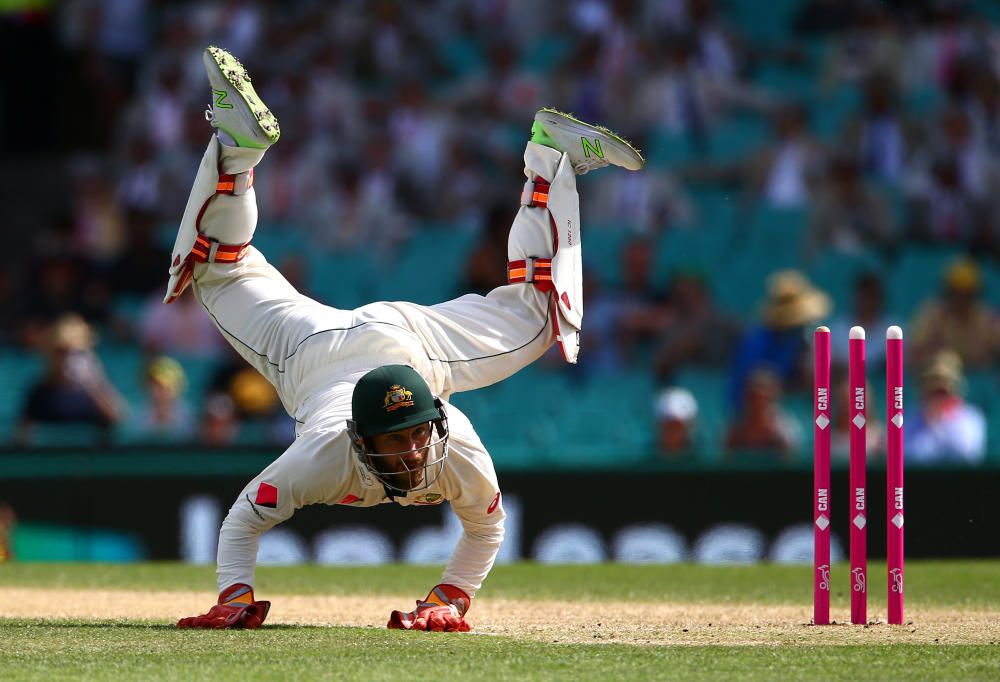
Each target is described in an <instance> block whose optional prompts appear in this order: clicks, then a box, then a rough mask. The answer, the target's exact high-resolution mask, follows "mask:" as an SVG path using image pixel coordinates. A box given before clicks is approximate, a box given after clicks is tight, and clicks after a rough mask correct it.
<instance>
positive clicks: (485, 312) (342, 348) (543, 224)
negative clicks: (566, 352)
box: [194, 138, 575, 427]
mask: <svg viewBox="0 0 1000 682" xmlns="http://www.w3.org/2000/svg"><path fill="white" fill-rule="evenodd" d="M212 144H221V143H219V142H217V141H216V139H215V138H213V140H212ZM561 157H562V154H560V153H559V152H557V151H555V150H553V149H550V148H548V147H544V146H541V145H537V144H534V143H531V142H529V143H528V145H527V149H526V150H525V153H524V163H525V169H524V170H525V175H526V176H527V177H528V178H529V179H533V178H534V177H535V176H536V175H537V176H541V177H543V178H545V179H546V180H550V181H551V180H552V178H553V176H554V175H555V172H556V169H557V166H558V165H559V161H560V159H561ZM220 159H221V161H222V163H223V166H224V168H225V169H226V171H227V172H241V171H243V170H246V169H247V168H248V167H249V166H247V167H245V168H240V167H238V166H239V152H236V151H235V150H233V149H232V148H228V147H226V146H225V145H222V147H221V152H220ZM265 172H266V171H265ZM573 182H575V179H574V180H573ZM512 189H513V187H512ZM574 190H575V188H574ZM511 194H512V195H513V196H516V194H515V192H514V191H512V192H511ZM574 195H575V191H574ZM256 218H257V210H256V199H255V196H254V193H253V190H250V191H249V192H247V193H246V194H244V195H242V196H232V195H226V194H219V195H216V196H215V198H214V199H213V200H212V202H211V203H210V205H209V208H208V209H207V210H206V211H205V213H204V215H203V217H202V222H201V231H202V232H203V233H205V234H206V235H207V236H208V237H215V238H219V237H217V236H216V235H224V236H225V237H226V238H225V239H219V240H220V241H223V242H224V243H234V242H235V243H239V242H240V241H242V242H246V241H249V240H250V238H251V237H252V235H253V231H254V229H255V227H256ZM234 236H235V237H236V239H234ZM415 238H417V239H419V238H420V236H419V235H417V237H415ZM507 250H508V254H507V256H508V259H509V260H523V259H525V258H527V257H541V258H551V257H552V256H553V255H554V253H553V237H552V228H551V226H550V222H549V214H548V211H547V209H545V208H539V207H526V206H522V207H521V208H520V209H519V210H518V212H517V215H516V216H515V218H514V222H513V224H512V226H511V230H510V236H509V238H508V247H507ZM372 276H373V277H375V276H377V273H372ZM409 276H411V277H435V276H437V275H436V273H435V272H434V268H433V263H428V267H427V270H426V271H424V272H413V273H409ZM194 293H195V295H196V296H197V297H198V300H199V301H200V302H201V304H202V305H203V306H204V307H205V309H206V310H207V311H208V313H209V314H210V315H211V316H212V319H213V320H214V321H215V324H216V325H217V326H218V328H219V331H221V332H222V334H223V335H224V336H225V337H226V339H227V340H228V341H229V342H230V343H231V344H232V346H233V347H234V348H235V349H236V350H237V351H238V352H239V354H240V355H241V356H243V358H244V359H246V361H247V362H249V363H250V364H251V365H252V366H253V367H255V368H256V369H257V370H258V371H260V373H261V374H263V375H264V376H265V377H266V378H267V379H268V380H269V381H270V382H271V383H272V384H273V385H274V387H275V388H276V389H277V391H278V395H279V396H280V398H281V401H282V404H283V405H284V406H285V409H286V410H287V411H288V413H289V414H290V415H291V416H292V417H293V418H294V419H295V420H296V421H297V422H299V426H300V427H302V426H305V425H309V424H310V423H311V422H314V421H315V420H314V419H313V417H316V418H322V415H324V414H329V413H330V410H329V407H331V406H330V404H329V401H328V400H327V399H326V397H327V396H329V397H331V398H332V397H334V396H335V395H336V396H339V397H340V398H341V399H343V398H344V397H346V396H347V395H348V394H349V391H346V390H345V389H347V388H348V387H347V386H345V385H344V384H345V383H348V384H353V383H354V382H356V381H357V379H358V378H360V376H361V375H362V374H363V373H364V372H367V371H369V370H371V369H374V368H375V367H379V366H382V365H386V364H405V365H410V366H412V367H414V368H415V369H416V370H417V371H418V372H419V373H420V374H421V376H423V377H424V379H425V380H426V381H427V383H428V385H429V386H430V388H431V391H432V392H433V393H434V394H435V395H438V396H440V397H442V398H443V399H447V398H448V396H450V395H451V394H452V393H457V392H461V391H469V390H472V389H476V388H480V387H482V386H488V385H490V384H493V383H495V382H497V381H500V380H502V379H504V378H506V377H508V376H510V375H512V374H514V373H515V372H517V371H518V370H520V369H521V368H522V367H525V366H526V365H528V364H530V363H532V362H534V361H535V360H536V359H537V358H539V357H540V356H541V355H542V354H543V353H544V352H545V350H546V349H547V348H548V347H549V346H550V345H552V343H553V341H554V340H555V333H554V323H553V319H552V316H553V314H554V313H553V312H552V307H551V305H550V293H548V292H541V291H539V290H538V289H537V288H535V286H533V285H532V284H525V283H519V284H508V285H506V286H501V287H498V288H496V289H494V290H493V291H491V292H490V293H489V294H488V295H486V296H479V295H476V294H468V295H465V296H462V297H460V298H457V299H454V300H451V301H447V302H445V303H440V304H437V305H433V306H422V305H417V304H414V303H408V302H378V303H372V304H369V305H365V306H362V307H360V308H357V309H355V310H340V309H337V308H333V307H330V306H327V305H324V304H322V303H319V302H317V301H315V300H313V299H311V298H309V297H307V296H304V295H302V294H300V293H299V292H298V291H296V290H295V288H294V287H293V286H292V285H291V284H289V283H288V281H286V280H285V278H284V277H282V276H281V274H280V273H279V272H278V271H277V270H276V269H275V268H274V267H272V266H271V265H270V264H269V263H268V262H267V261H266V259H265V258H264V255H263V254H261V253H260V252H259V251H258V250H257V249H255V248H253V247H250V248H249V249H248V253H247V255H246V257H245V258H244V259H243V260H241V261H240V262H238V263H235V264H218V263H210V264H200V265H198V266H197V267H196V268H195V271H194ZM343 407H344V408H347V407H348V405H343ZM334 412H339V413H341V414H342V413H343V410H334Z"/></svg>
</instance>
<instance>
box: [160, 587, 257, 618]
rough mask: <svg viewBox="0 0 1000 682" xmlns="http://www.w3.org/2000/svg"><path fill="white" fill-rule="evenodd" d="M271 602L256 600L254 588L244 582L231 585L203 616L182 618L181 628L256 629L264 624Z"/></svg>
mask: <svg viewBox="0 0 1000 682" xmlns="http://www.w3.org/2000/svg"><path fill="white" fill-rule="evenodd" d="M270 610H271V602H269V601H254V598H253V588H252V587H250V586H249V585H244V584H243V583H236V584H235V585H230V586H229V587H227V588H226V589H224V590H223V591H222V593H221V594H220V595H219V603H218V604H216V605H215V606H213V607H212V608H211V609H210V610H209V612H208V613H206V614H203V615H201V616H192V617H190V618H181V619H180V620H179V621H177V627H179V628H214V629H218V630H222V629H232V630H239V629H246V630H254V629H256V628H259V627H260V626H261V625H263V624H264V619H265V618H267V612H268V611H270Z"/></svg>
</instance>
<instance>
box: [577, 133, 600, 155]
mask: <svg viewBox="0 0 1000 682" xmlns="http://www.w3.org/2000/svg"><path fill="white" fill-rule="evenodd" d="M580 142H582V143H583V155H584V156H586V157H589V156H590V153H591V152H593V153H594V156H596V157H597V158H599V159H603V158H604V151H602V150H601V141H600V140H599V139H595V140H594V141H593V142H591V141H590V140H588V139H587V138H585V137H581V138H580Z"/></svg>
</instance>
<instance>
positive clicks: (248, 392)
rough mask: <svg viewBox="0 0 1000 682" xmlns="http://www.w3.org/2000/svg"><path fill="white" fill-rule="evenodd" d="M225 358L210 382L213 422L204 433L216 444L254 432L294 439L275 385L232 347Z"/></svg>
mask: <svg viewBox="0 0 1000 682" xmlns="http://www.w3.org/2000/svg"><path fill="white" fill-rule="evenodd" d="M175 305H176V304H175ZM225 360H226V361H225V362H223V363H222V365H221V366H220V367H219V368H218V369H217V370H216V372H215V374H214V375H213V377H212V379H211V381H210V382H209V388H208V395H207V397H206V399H205V409H206V412H207V413H208V414H207V418H208V419H210V420H211V422H212V424H210V425H206V426H205V429H204V431H203V434H204V435H205V436H207V437H209V438H210V439H214V440H215V441H216V444H219V443H222V442H230V441H231V440H232V439H233V438H236V436H237V435H244V434H247V433H255V432H256V433H259V434H260V435H261V437H262V438H263V439H264V440H265V441H266V442H272V443H288V442H291V441H292V440H293V439H294V438H295V431H294V429H295V424H294V422H293V421H292V420H291V419H289V418H288V416H287V415H286V414H285V411H284V410H283V409H282V407H281V402H280V401H279V399H278V392H277V391H276V390H274V386H272V385H271V384H270V383H269V382H268V380H267V379H265V378H264V377H263V375H261V373H260V372H258V371H257V370H256V369H254V368H253V367H250V366H249V365H247V364H246V362H245V361H244V360H243V358H241V357H240V356H239V355H238V354H237V353H236V351H234V350H232V349H231V348H230V350H229V351H228V352H227V353H226V355H225ZM230 413H231V414H230ZM227 439H229V440H227Z"/></svg>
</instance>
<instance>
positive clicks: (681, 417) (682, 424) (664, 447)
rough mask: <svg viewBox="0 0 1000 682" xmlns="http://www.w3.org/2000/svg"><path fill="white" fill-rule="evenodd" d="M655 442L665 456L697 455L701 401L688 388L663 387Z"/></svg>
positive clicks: (678, 457)
mask: <svg viewBox="0 0 1000 682" xmlns="http://www.w3.org/2000/svg"><path fill="white" fill-rule="evenodd" d="M655 411H656V446H657V448H658V450H659V453H660V455H661V456H662V457H663V458H664V459H669V460H680V459H690V458H692V457H695V456H696V455H697V448H696V442H697V438H696V435H695V428H696V426H697V419H698V401H697V400H696V399H695V397H694V395H692V393H691V391H689V390H687V389H686V388H679V387H671V388H666V389H664V390H663V391H662V392H661V393H660V395H659V396H658V397H657V399H656V410H655Z"/></svg>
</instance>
